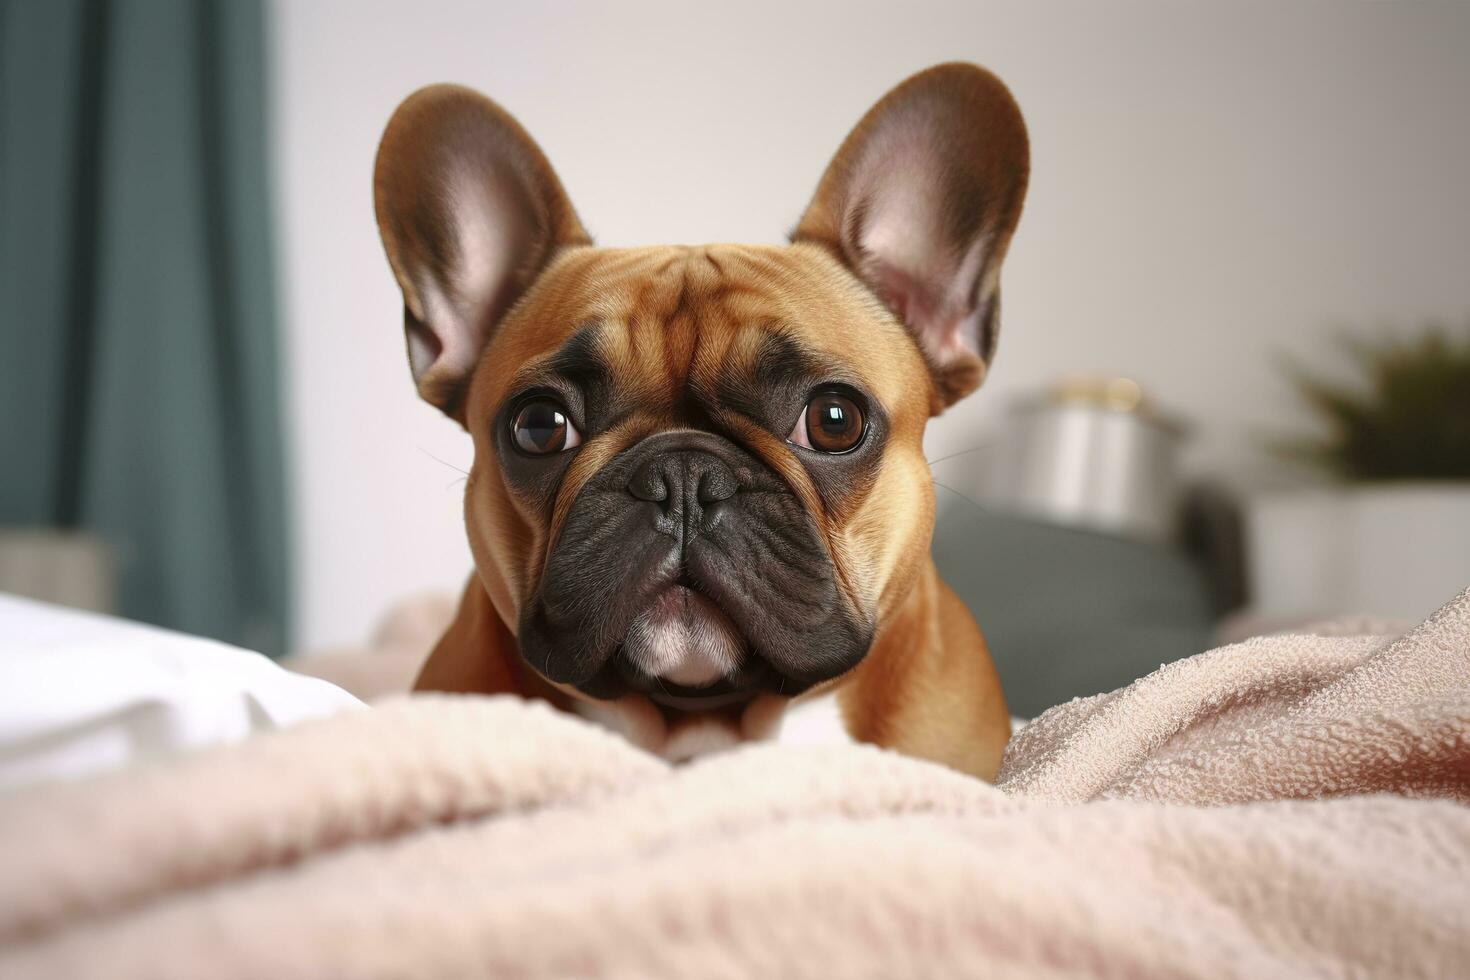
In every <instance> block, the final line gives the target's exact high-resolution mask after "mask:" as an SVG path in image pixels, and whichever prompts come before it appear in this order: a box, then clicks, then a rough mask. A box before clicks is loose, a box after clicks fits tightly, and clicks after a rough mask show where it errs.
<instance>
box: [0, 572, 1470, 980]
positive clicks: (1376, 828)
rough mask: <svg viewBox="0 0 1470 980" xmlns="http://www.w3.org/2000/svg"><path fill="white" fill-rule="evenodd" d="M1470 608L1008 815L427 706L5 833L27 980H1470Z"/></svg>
mask: <svg viewBox="0 0 1470 980" xmlns="http://www.w3.org/2000/svg"><path fill="white" fill-rule="evenodd" d="M1467 731H1470V593H1467V594H1464V595H1461V596H1460V597H1459V598H1458V599H1457V600H1455V601H1454V602H1452V603H1451V604H1450V605H1448V606H1446V607H1445V608H1444V609H1443V610H1441V611H1440V612H1439V613H1438V614H1437V615H1436V616H1435V617H1433V618H1432V619H1430V620H1429V621H1428V622H1426V623H1425V624H1423V625H1422V626H1420V627H1419V628H1417V629H1416V630H1414V631H1412V632H1411V633H1409V634H1408V635H1406V636H1404V637H1402V638H1399V639H1397V640H1389V639H1384V638H1374V637H1326V636H1318V635H1308V634H1299V635H1289V636H1279V637H1269V638H1262V639H1257V640H1251V641H1248V642H1246V643H1241V644H1237V645H1235V646H1232V647H1227V648H1224V649H1221V650H1216V651H1212V652H1210V653H1207V654H1202V655H1201V656H1198V657H1195V658H1192V659H1190V660H1187V661H1184V662H1182V663H1179V664H1174V665H1171V666H1169V667H1166V668H1162V669H1161V670H1159V671H1158V672H1156V673H1154V674H1152V675H1150V676H1149V677H1146V678H1144V679H1143V680H1140V681H1138V682H1136V683H1135V684H1133V685H1131V686H1130V687H1128V688H1125V689H1123V690H1121V691H1118V692H1115V693H1113V694H1108V695H1103V696H1100V697H1097V698H1091V699H1088V700H1085V701H1077V702H1073V703H1071V704H1067V705H1063V706H1061V707H1058V708H1056V709H1053V710H1052V711H1050V712H1047V713H1046V714H1045V715H1043V716H1042V717H1040V718H1038V719H1037V720H1036V721H1034V722H1033V723H1032V724H1031V725H1030V726H1028V727H1027V728H1026V729H1025V730H1024V731H1023V732H1022V734H1021V735H1020V736H1019V737H1018V738H1017V739H1016V740H1015V742H1014V743H1013V745H1012V746H1011V748H1010V749H1009V751H1008V754H1007V757H1006V761H1005V765H1004V768H1003V770H1002V775H1001V782H1000V785H999V786H998V787H992V786H988V785H986V784H984V783H980V782H977V781H975V780H972V779H969V778H966V777H964V776H960V775H957V774H955V773H953V772H950V771H948V770H945V769H942V768H940V767H938V766H935V765H931V764H928V763H924V762H918V761H915V760H911V759H904V758H901V757H898V756H896V755H893V754H891V753H886V752H881V751H878V750H876V749H872V748H869V747H862V746H854V747H828V748H794V747H790V746H772V745H763V746H752V747H749V748H746V749H743V750H740V751H737V752H733V753H730V754H728V755H722V756H716V757H712V758H709V759H706V760H703V761H700V762H697V763H695V764H692V765H687V766H679V767H670V766H668V765H666V764H665V763H663V762H661V761H659V760H656V759H654V758H652V757H650V756H646V755H644V754H642V753H640V752H638V751H637V750H636V749H634V748H632V747H631V746H629V745H627V744H625V743H623V742H621V741H619V740H617V739H616V738H615V737H613V736H611V735H608V734H605V733H603V732H601V731H599V730H597V729H595V728H592V727H590V726H588V725H587V724H585V723H583V722H581V721H579V720H577V719H575V718H571V717H568V716H564V715H557V714H555V713H554V712H552V711H551V710H549V709H547V708H546V707H544V706H540V705H535V704H526V703H521V702H517V701H514V700H509V699H503V698H492V699H472V698H453V697H443V696H440V697H417V698H412V699H404V700H402V701H399V702H396V703H390V704H387V705H386V706H384V707H382V708H380V709H378V710H376V711H372V712H358V713H353V714H348V715H343V716H340V717H337V718H333V719H329V720H326V721H322V722H315V723H311V724H307V725H303V726H301V727H299V728H297V729H294V730H291V731H287V732H284V733H280V734H274V735H269V736H262V737H260V738H257V739H255V740H252V741H250V742H247V743H245V744H243V745H240V746H235V747H231V748H227V749H221V750H216V751H212V752H209V753H206V754H204V755H200V756H196V757H194V758H191V759H188V760H185V761H183V762H181V763H175V764H171V765H168V766H161V767H158V768H156V769H153V770H149V771H146V772H135V773H131V774H122V775H118V776H112V777H106V778H103V779H100V780H96V781H94V782H91V783H83V784H78V785H74V786H62V787H51V788H47V789H39V790H34V791H30V792H28V793H25V794H21V795H18V796H15V797H12V798H10V799H8V800H5V801H3V803H0V868H3V869H4V871H5V873H4V874H3V875H0V944H3V947H0V976H5V977H26V976H56V977H62V976H80V977H87V976H99V977H101V976H105V977H198V976H210V977H262V976H269V977H277V978H292V977H354V976H362V977H404V976H415V977H440V976H443V977H453V976H505V977H522V976H524V977H563V976H610V977H630V978H631V977H657V976H671V977H673V976H678V977H686V976H698V977H746V976H758V977H768V976H796V977H814V978H815V977H823V978H825V977H831V976H845V977H869V976H871V977H889V976H905V977H909V976H926V975H934V976H953V975H985V976H1008V975H1015V976H1028V977H1034V976H1063V975H1099V974H1102V975H1117V976H1139V975H1170V976H1191V975H1198V976H1251V977H1255V976H1264V975H1302V974H1309V975H1392V976H1414V975H1417V976H1448V975H1454V974H1457V973H1462V972H1463V971H1464V969H1465V966H1466V964H1470V915H1467V913H1466V911H1465V910H1466V909H1467V908H1470V808H1467V807H1466V806H1465V805H1464V804H1465V801H1467V800H1470V745H1467Z"/></svg>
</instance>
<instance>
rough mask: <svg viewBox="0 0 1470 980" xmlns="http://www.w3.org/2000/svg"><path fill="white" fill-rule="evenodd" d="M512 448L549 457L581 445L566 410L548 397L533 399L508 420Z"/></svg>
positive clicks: (580, 439) (531, 454) (580, 435)
mask: <svg viewBox="0 0 1470 980" xmlns="http://www.w3.org/2000/svg"><path fill="white" fill-rule="evenodd" d="M510 434H511V438H513V439H514V440H515V444H516V448H517V449H519V450H520V451H521V452H523V453H525V454H526V455H528V456H550V455H551V454H552V453H560V452H565V451H566V450H568V449H572V448H574V447H576V446H580V445H581V444H582V434H581V433H580V432H578V431H577V427H576V426H574V425H572V420H571V419H569V418H567V413H566V410H565V409H563V408H562V407H561V405H559V404H557V402H555V401H553V400H552V399H550V398H533V399H531V400H530V401H528V402H526V403H525V404H523V405H521V407H520V408H518V409H516V414H515V418H513V419H511V423H510Z"/></svg>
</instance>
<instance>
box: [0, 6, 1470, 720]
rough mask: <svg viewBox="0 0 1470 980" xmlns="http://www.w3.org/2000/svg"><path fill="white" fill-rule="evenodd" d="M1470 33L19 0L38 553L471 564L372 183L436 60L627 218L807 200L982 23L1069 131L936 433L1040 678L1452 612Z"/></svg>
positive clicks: (303, 599)
mask: <svg viewBox="0 0 1470 980" xmlns="http://www.w3.org/2000/svg"><path fill="white" fill-rule="evenodd" d="M1467 47H1470V5H1466V4H1464V3H1439V4H1435V3H1366V4H1358V3H1346V2H1337V3H1324V2H1298V3H1291V4H1282V3H1279V2H1267V3H1230V4H1214V5H1204V4H1194V3H1189V4H1181V3H1176V2H1149V3H1143V2H1114V3H1109V4H1106V5H1099V4H1093V3H1081V2H1079V3H1061V2H1014V3H999V2H984V0H970V2H965V3H914V2H910V3H903V4H899V3H888V4H876V3H866V2H851V0H848V2H842V3H801V4H792V3H771V2H754V3H745V4H739V5H709V4H675V3H647V2H639V3H620V4H602V3H595V2H579V3H572V2H563V3H558V2H535V3H532V2H513V3H512V2H500V3H471V2H449V0H415V2H412V3H409V2H396V3H392V2H367V0H350V2H349V0H276V2H271V3H262V2H259V0H234V2H224V0H49V2H48V0H0V58H3V62H0V439H3V445H0V590H8V591H13V592H18V593H21V594H26V595H32V596H37V597H40V598H44V599H48V600H50V601H56V602H62V603H66V604H72V605H78V606H82V607H86V608H94V609H100V610H108V611H113V612H117V613H120V614H122V615H125V616H129V617H133V618H138V619H143V620H145V621H149V622H154V623H158V624H160V625H165V626H170V627H174V628H178V629H182V630H186V631H189V632H195V633H201V634H204V635H207V636H215V637H219V638H222V639H225V640H228V641H230V642H234V643H238V644H241V645H244V646H247V647H251V648H253V649H260V650H263V651H265V652H268V653H270V654H272V655H283V654H299V653H302V652H312V651H319V650H322V649H327V648H344V647H353V646H360V645H363V644H367V643H369V642H371V640H370V638H371V637H372V636H373V631H374V630H375V628H376V627H377V624H379V623H380V622H381V621H382V620H383V618H384V617H385V615H387V614H388V612H389V611H390V610H392V609H394V608H397V607H400V606H401V605H402V603H403V602H404V601H405V599H407V598H410V597H415V596H438V595H449V594H452V593H455V592H457V590H458V589H459V588H460V587H461V586H462V584H463V581H464V578H465V576H466V575H467V573H468V571H469V569H470V559H469V555H468V550H467V547H466V545H465V540H464V531H463V526H462V517H461V510H460V501H461V495H462V486H461V473H460V470H462V469H466V468H467V467H468V465H469V454H470V445H469V440H468V438H467V437H466V436H465V435H464V434H463V433H462V432H461V431H460V430H458V428H457V427H456V426H455V425H454V424H453V423H451V422H448V421H446V420H445V419H444V418H442V417H441V416H440V415H439V414H438V413H437V412H436V411H435V410H433V409H431V408H429V407H428V406H426V405H424V404H422V403H420V402H419V401H418V400H417V398H416V396H415V394H414V390H413V387H412V385H411V383H410V380H409V375H408V371H407V367H406V364H405V358H404V352H403V340H402V335H401V306H400V303H401V301H400V297H399V294H398V292H397V289H396V288H395V286H394V284H393V281H392V278H391V276H390V274H389V272H388V268H387V264H386V262H385V261H384V259H383V256H382V253H381V249H380V246H379V243H378V237H377V233H376V229H375V227H374V224H373V217H372V207H371V196H370V176H371V171H372V163H373V155H374V151H375V148H376V143H377V139H378V137H379V135H380V133H381V131H382V127H383V125H384V123H385V122H386V120H387V118H388V116H389V114H390V113H391V112H392V110H393V108H394V107H395V106H396V105H397V103H398V102H399V101H400V100H401V99H402V98H403V97H404V96H405V95H407V94H408V93H409V92H410V91H412V90H413V89H415V88H417V87H419V86H421V85H424V84H427V83H430V82H436V81H456V82H461V83H464V84H467V85H471V86H473V87H476V88H479V89H481V90H482V91H484V92H486V93H488V94H490V95H491V96H492V97H494V98H495V99H497V100H498V101H500V102H501V103H502V104H504V105H505V106H506V107H508V108H509V109H510V110H511V111H512V112H513V113H515V114H516V116H517V117H518V118H519V119H520V120H521V121H522V123H524V125H525V126H526V127H527V129H528V130H529V131H530V132H531V133H532V134H533V135H534V136H535V137H536V139H537V140H538V141H539V142H540V143H541V145H542V147H543V148H544V149H545V150H546V152H547V154H548V156H549V157H550V159H551V160H552V162H553V164H554V165H555V166H556V168H557V169H558V171H559V172H560V174H561V177H562V179H563V181H564V183H565V184H566V186H567V188H568V190H569V191H570V193H571V195H572V198H573V200H574V202H575V203H576V204H577V207H578V209H579V212H580V213H581V215H582V218H583V220H584V222H585V223H586V224H587V226H588V227H589V229H591V231H592V232H593V234H594V236H596V237H597V238H598V240H599V241H600V242H601V243H603V244H612V245H636V244H647V243H658V242H699V241H720V240H725V241H754V242H778V241H781V240H782V238H783V236H784V234H785V232H786V231H787V230H789V229H790V227H791V226H792V225H793V224H794V222H795V220H796V218H797V216H798V215H799V214H800V212H801V210H802V208H803V207H804V205H805V203H806V201H807V199H808V197H809V196H810V194H811V192H812V190H813V188H814V185H815V181H816V179H817V177H818V176H819V175H820V173H821V171H822V169H823V167H824V166H825V164H826V162H827V161H828V159H829V158H830V156H831V154H832V153H833V152H834V151H835V150H836V148H837V146H838V144H839V143H840V141H841V139H842V138H843V136H844V135H845V134H846V132H847V130H848V129H849V128H850V127H851V126H852V124H853V123H854V122H855V121H856V120H857V119H858V118H859V116H860V115H861V114H862V112H863V111H865V110H866V108H867V107H868V106H869V105H871V104H872V103H873V102H874V101H875V100H876V99H877V98H879V97H880V96H881V95H882V94H883V93H884V92H885V91H886V90H887V89H888V88H890V87H891V86H892V85H894V84H895V83H897V82H898V81H899V80H900V79H902V78H903V77H905V76H906V75H908V74H910V73H912V72H914V71H917V70H919V69H921V68H924V67H926V66H928V65H931V64H934V63H936V62H941V61H946V60H967V61H975V62H979V63H981V64H984V65H986V66H987V67H989V68H991V69H992V70H993V71H995V72H996V73H997V74H998V75H999V76H1000V77H1001V78H1002V79H1004V80H1005V81H1006V83H1007V84H1008V85H1009V86H1010V87H1011V89H1012V91H1013V92H1014V94H1015V96H1016V98H1017V100H1018V101H1019V103H1020V105H1021V108H1022V110H1023V112H1024V113H1025V115H1026V118H1027V122H1028V126H1029V128H1030V135H1031V141H1032V165H1033V171H1032V180H1031V186H1030V192H1029V197H1028V200H1027V203H1026V210H1025V214H1024V216H1023V218H1022V221H1021V225H1020V229H1019V231H1018V233H1017V235H1016V238H1015V240H1014V242H1013V245H1012V247H1011V251H1010V254H1009V258H1008V260H1007V263H1006V268H1005V270H1004V274H1003V282H1004V295H1005V311H1004V316H1003V323H1002V331H1001V342H1000V348H999V354H998V359H997V361H996V364H995V366H994V368H993V371H992V374H991V375H990V378H989V380H987V382H986V384H985V386H984V387H983V388H982V389H981V391H980V392H979V393H977V394H976V395H975V396H973V397H971V398H970V399H968V400H967V401H965V402H963V403H961V404H960V405H959V406H957V407H956V408H955V409H954V410H952V411H951V412H950V413H948V414H946V415H945V416H944V417H943V418H941V419H939V420H937V421H936V422H935V423H933V424H932V425H931V428H930V432H929V437H928V445H927V449H928V452H929V456H930V459H931V460H933V461H934V473H935V478H936V482H937V484H938V487H939V489H938V496H939V500H940V532H941V533H940V534H939V535H938V537H937V542H938V543H937V545H936V556H937V558H938V560H939V563H940V566H941V570H942V571H943V572H944V573H945V575H946V577H947V578H948V579H949V580H950V581H951V583H952V584H953V585H954V586H955V587H956V589H957V591H959V592H960V594H961V595H962V596H963V597H964V598H965V599H966V601H967V602H969V604H970V605H971V607H972V608H973V609H974V611H975V612H976V614H977V617H978V619H979V620H980V622H981V624H982V627H983V628H984V629H985V631H986V633H987V635H988V636H989V638H990V641H991V644H992V646H993V647H994V650H995V654H996V658H997V661H998V663H999V665H1000V668H1001V672H1002V678H1003V681H1004V683H1005V686H1006V689H1007V693H1008V696H1009V697H1010V698H1011V702H1012V708H1013V710H1014V711H1016V712H1017V713H1020V714H1032V713H1035V712H1036V711H1039V710H1041V709H1042V708H1045V707H1046V706H1048V705H1050V704H1053V703H1056V702H1057V701H1061V700H1065V699H1067V698H1069V697H1072V696H1075V695H1082V694H1090V693H1094V692H1096V691H1100V690H1107V689H1111V688H1113V687H1116V686H1119V685H1120V684H1122V683H1125V682H1127V681H1128V680H1130V679H1132V678H1133V677H1136V676H1138V675H1139V674H1141V673H1144V672H1146V671H1148V670H1151V669H1153V668H1155V667H1157V666H1158V665H1159V664H1160V663H1161V662H1164V661H1167V660H1171V659H1174V658H1176V657H1179V656H1185V655H1188V654H1192V653H1196V652H1198V651H1200V650H1202V649H1205V648H1207V647H1209V646H1212V645H1214V644H1216V643H1218V642H1221V641H1222V640H1229V639H1233V638H1238V637H1242V636H1246V635H1249V634H1251V633H1252V632H1258V631H1261V630H1265V629H1275V628H1285V627H1290V626H1293V625H1300V624H1302V623H1306V622H1309V621H1311V620H1314V619H1320V618H1322V617H1327V616H1337V615H1343V614H1360V615H1368V616H1374V617H1389V618H1398V619H1413V618H1415V617H1422V616H1423V615H1425V614H1427V613H1428V612H1430V611H1432V610H1433V609H1434V608H1436V607H1437V606H1438V605H1439V604H1440V603H1441V602H1443V601H1444V600H1446V599H1448V598H1450V597H1451V596H1452V595H1453V594H1454V593H1455V592H1456V591H1457V590H1458V589H1459V588H1461V587H1463V586H1466V585H1470V431H1467V427H1470V180H1467V178H1466V174H1467V173H1470V113H1467V112H1466V109H1465V106H1466V103H1467V99H1470V58H1467V57H1466V56H1465V52H1466V50H1467ZM441 606H442V604H441ZM441 606H435V607H434V608H435V609H437V610H440V611H439V612H436V613H435V615H441V614H442V608H441ZM430 632H432V630H430Z"/></svg>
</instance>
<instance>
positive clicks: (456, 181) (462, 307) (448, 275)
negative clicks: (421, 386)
mask: <svg viewBox="0 0 1470 980" xmlns="http://www.w3.org/2000/svg"><path fill="white" fill-rule="evenodd" d="M502 184H503V182H501V181H489V180H487V179H486V175H485V174H483V173H478V172H472V171H469V170H456V171H454V172H451V173H449V174H447V175H446V176H445V177H444V180H443V193H444V195H445V209H444V210H445V214H446V215H448V216H449V218H450V221H451V222H452V225H451V230H452V233H453V247H454V261H453V262H450V263H448V264H447V265H446V266H445V267H443V268H440V269H437V270H436V269H427V270H425V274H424V275H422V276H420V277H419V281H418V282H417V283H415V286H416V288H417V291H418V295H419V297H420V299H421V301H422V303H423V322H424V324H425V325H426V328H425V332H426V333H427V334H428V335H427V336H417V337H416V336H415V333H417V331H410V332H409V363H410V365H411V367H412V369H413V373H414V378H415V379H416V380H418V381H420V382H422V381H423V380H424V379H425V377H426V376H428V379H429V380H430V381H438V380H442V379H451V378H464V377H467V376H468V375H469V373H470V372H471V371H473V370H474V367H475V364H476V363H477V362H478V360H479V357H480V354H481V353H482V352H483V350H484V348H485V342H486V339H487V335H488V331H489V329H490V327H491V325H492V324H493V323H494V321H495V320H496V319H497V318H498V316H499V314H500V313H501V312H503V311H501V310H499V309H498V308H497V307H498V305H499V304H500V302H501V299H502V297H503V296H504V295H505V294H506V292H507V286H508V285H509V281H510V279H511V278H512V277H514V276H515V275H516V274H517V272H518V270H517V268H516V255H517V247H516V246H517V244H518V243H520V242H522V241H523V240H524V239H525V238H526V237H527V234H528V229H527V228H526V227H525V225H526V223H527V218H526V215H525V209H524V208H520V207H517V206H516V205H515V202H514V200H513V199H512V197H511V192H510V191H509V190H507V189H506V188H504V187H503V186H502ZM522 251H524V249H522ZM436 273H437V274H436Z"/></svg>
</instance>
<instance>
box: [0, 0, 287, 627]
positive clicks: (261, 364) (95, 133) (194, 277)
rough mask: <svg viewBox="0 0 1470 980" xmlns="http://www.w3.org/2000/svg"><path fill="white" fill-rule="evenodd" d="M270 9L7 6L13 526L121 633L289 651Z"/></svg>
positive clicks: (5, 374)
mask: <svg viewBox="0 0 1470 980" xmlns="http://www.w3.org/2000/svg"><path fill="white" fill-rule="evenodd" d="M265 28H266V25H265V11H264V9H263V5H262V3H260V2H258V0H214V2H210V0H0V438H3V439H4V445H3V447H0V524H4V525H17V526H32V527H34V526H50V527H59V528H77V529H85V530H88V531H91V532H94V533H95V534H97V535H99V536H100V537H102V538H103V539H104V540H105V541H106V542H107V543H108V544H109V545H110V546H111V548H112V552H113V559H114V562H115V564H116V568H117V571H118V574H119V594H118V606H119V611H120V612H122V613H123V614H124V615H127V616H130V617H134V618H137V619H141V620H145V621H148V622H153V623H157V624H160V625H164V626H169V627H173V628H177V629H182V630H186V631H189V632H192V633H199V634H203V635H207V636H214V637H218V638H220V639H224V640H227V641H230V642H233V643H238V644H241V645H244V646H247V647H250V648H252V649H257V650H262V651H264V652H267V653H272V654H278V653H280V652H281V651H282V649H283V647H284V643H285V637H286V629H287V612H288V610H287V597H288V583H287V554H286V545H287V528H286V520H285V490H284V484H285V479H284V474H283V456H284V454H283V450H282V433H281V410H280V393H279V389H278V386H279V375H278V364H277V345H278V338H277V334H276V322H275V295H274V291H273V285H272V255H271V247H270V231H271V229H270V206H269V195H268V186H267V166H266V157H267V152H266V118H265V109H266V100H265V46H266V39H265Z"/></svg>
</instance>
